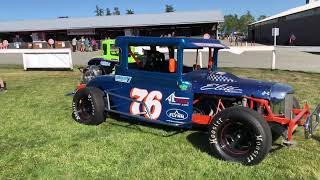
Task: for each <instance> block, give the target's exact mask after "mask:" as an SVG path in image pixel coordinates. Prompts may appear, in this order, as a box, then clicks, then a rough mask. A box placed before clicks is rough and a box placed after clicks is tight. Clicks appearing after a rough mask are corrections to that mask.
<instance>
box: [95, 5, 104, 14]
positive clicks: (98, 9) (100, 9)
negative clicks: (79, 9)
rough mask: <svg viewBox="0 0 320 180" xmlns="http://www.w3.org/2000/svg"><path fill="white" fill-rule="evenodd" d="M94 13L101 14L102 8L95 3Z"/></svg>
mask: <svg viewBox="0 0 320 180" xmlns="http://www.w3.org/2000/svg"><path fill="white" fill-rule="evenodd" d="M94 12H95V13H96V16H103V14H104V10H103V9H102V8H100V7H99V6H98V5H96V10H95V11H94Z"/></svg>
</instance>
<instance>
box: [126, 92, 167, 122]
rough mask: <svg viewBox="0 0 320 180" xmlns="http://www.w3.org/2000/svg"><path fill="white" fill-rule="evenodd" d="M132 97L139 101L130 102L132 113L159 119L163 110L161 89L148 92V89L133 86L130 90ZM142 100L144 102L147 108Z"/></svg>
mask: <svg viewBox="0 0 320 180" xmlns="http://www.w3.org/2000/svg"><path fill="white" fill-rule="evenodd" d="M130 98H132V99H135V100H137V101H138V102H132V103H131V104H130V113H131V114H133V115H144V117H145V118H147V119H152V120H157V119H158V118H159V117H160V115H161V112H162V104H161V100H162V93H161V92H160V91H151V92H148V90H146V89H139V88H133V89H131V91H130ZM140 102H144V104H145V106H146V107H147V108H146V107H145V106H144V105H142V104H141V103H140ZM141 106H142V108H141ZM141 109H142V111H141ZM147 109H148V110H149V112H148V111H147ZM150 111H151V112H150Z"/></svg>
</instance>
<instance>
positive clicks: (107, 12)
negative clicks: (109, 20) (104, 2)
mask: <svg viewBox="0 0 320 180" xmlns="http://www.w3.org/2000/svg"><path fill="white" fill-rule="evenodd" d="M111 15H112V13H111V11H110V9H109V8H107V9H106V16H111Z"/></svg>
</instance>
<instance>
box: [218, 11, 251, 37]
mask: <svg viewBox="0 0 320 180" xmlns="http://www.w3.org/2000/svg"><path fill="white" fill-rule="evenodd" d="M254 21H255V18H254V17H253V16H252V15H251V13H250V11H247V13H246V14H244V15H242V16H241V17H240V18H239V17H238V15H237V14H235V15H231V14H230V15H226V16H224V23H223V24H221V26H220V27H219V31H220V32H224V33H226V34H232V33H234V32H239V33H242V34H244V35H247V33H248V25H249V24H251V23H253V22H254Z"/></svg>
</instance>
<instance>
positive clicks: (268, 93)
mask: <svg viewBox="0 0 320 180" xmlns="http://www.w3.org/2000/svg"><path fill="white" fill-rule="evenodd" d="M261 94H262V95H263V96H270V92H268V91H263V92H262V93H261Z"/></svg>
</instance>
